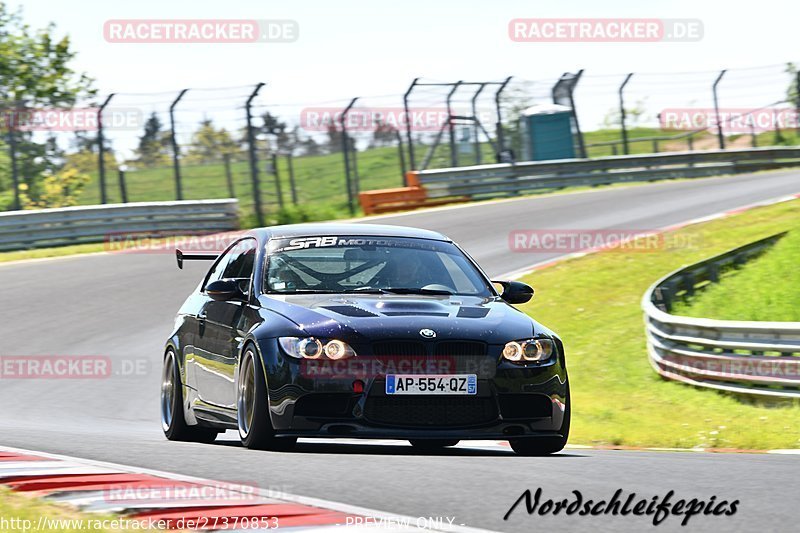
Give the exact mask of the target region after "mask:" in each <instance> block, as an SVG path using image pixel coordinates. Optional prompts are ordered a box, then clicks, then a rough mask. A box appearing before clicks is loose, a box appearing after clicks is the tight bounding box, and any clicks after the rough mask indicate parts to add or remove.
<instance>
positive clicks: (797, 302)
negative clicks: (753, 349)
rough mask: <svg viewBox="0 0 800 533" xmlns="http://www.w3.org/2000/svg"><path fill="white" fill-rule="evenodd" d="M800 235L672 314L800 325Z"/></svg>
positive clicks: (790, 237) (789, 237)
mask: <svg viewBox="0 0 800 533" xmlns="http://www.w3.org/2000/svg"><path fill="white" fill-rule="evenodd" d="M798 265H800V231H794V232H792V233H789V234H788V235H787V236H785V237H784V238H782V239H781V240H780V241H778V243H777V244H775V246H774V247H773V248H771V249H769V250H768V251H766V252H765V253H764V254H763V255H762V256H760V257H758V258H756V259H754V260H752V261H750V262H748V263H745V264H744V265H743V266H741V267H740V268H738V269H736V270H733V271H729V272H728V273H727V274H726V275H724V276H723V277H722V279H721V281H720V283H715V284H711V285H709V286H708V287H707V288H706V289H705V290H703V291H701V292H699V293H697V294H696V295H695V296H694V297H693V298H691V299H689V300H688V301H686V302H678V303H677V304H676V305H675V306H674V309H673V310H672V312H673V313H674V314H678V315H687V316H693V317H706V318H718V319H723V320H765V321H777V322H782V321H786V322H798V321H800V268H798Z"/></svg>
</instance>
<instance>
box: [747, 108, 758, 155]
mask: <svg viewBox="0 0 800 533" xmlns="http://www.w3.org/2000/svg"><path fill="white" fill-rule="evenodd" d="M749 122H750V145H751V146H752V147H753V148H757V147H758V138H757V137H756V125H755V121H754V120H753V115H750V121H749Z"/></svg>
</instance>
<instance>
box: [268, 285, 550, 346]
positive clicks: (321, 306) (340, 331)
mask: <svg viewBox="0 0 800 533" xmlns="http://www.w3.org/2000/svg"><path fill="white" fill-rule="evenodd" d="M262 298H266V299H267V300H269V301H264V302H262V303H263V304H264V305H265V307H268V308H270V309H272V310H273V311H276V312H278V313H280V314H281V315H283V316H285V317H286V318H288V319H289V320H291V321H293V322H294V323H295V324H297V325H298V327H300V328H301V329H302V330H304V331H305V332H306V333H307V334H309V335H314V336H320V337H323V336H337V335H339V336H342V337H344V338H343V340H348V339H352V340H354V341H359V340H375V339H399V338H405V339H419V338H421V334H420V330H421V329H431V330H433V331H434V332H435V333H436V339H437V340H447V339H459V340H481V341H484V342H488V343H490V344H503V343H506V342H508V341H509V340H511V339H522V338H527V337H530V336H532V335H534V334H535V333H542V332H546V330H545V328H543V327H542V326H540V325H539V324H538V323H536V322H535V321H534V320H532V319H531V318H530V317H529V316H527V315H526V314H525V313H522V312H521V311H519V310H517V309H515V308H513V307H511V306H510V305H508V304H507V303H506V302H504V301H502V300H500V299H498V298H481V297H474V296H419V295H349V294H348V295H330V294H322V295H320V294H312V295H308V294H303V295H285V296H283V295H282V296H275V295H270V296H262Z"/></svg>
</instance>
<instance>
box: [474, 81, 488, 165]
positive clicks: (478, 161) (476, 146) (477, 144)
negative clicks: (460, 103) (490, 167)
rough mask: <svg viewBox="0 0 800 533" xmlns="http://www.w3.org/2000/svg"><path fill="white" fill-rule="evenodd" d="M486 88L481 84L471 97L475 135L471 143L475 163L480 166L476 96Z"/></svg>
mask: <svg viewBox="0 0 800 533" xmlns="http://www.w3.org/2000/svg"><path fill="white" fill-rule="evenodd" d="M485 87H486V84H485V83H481V84H480V86H479V87H478V90H477V91H475V94H474V95H472V118H473V121H472V134H473V135H475V141H474V142H473V145H474V149H475V163H476V164H478V165H480V164H481V143H480V140H479V137H480V124H479V121H478V96H480V94H481V93H482V92H483V89H484V88H485Z"/></svg>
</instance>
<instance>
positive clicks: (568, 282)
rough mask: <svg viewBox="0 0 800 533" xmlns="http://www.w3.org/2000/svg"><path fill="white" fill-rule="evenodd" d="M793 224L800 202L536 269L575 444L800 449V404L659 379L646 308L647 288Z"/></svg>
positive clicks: (542, 317) (535, 304) (539, 314)
mask: <svg viewBox="0 0 800 533" xmlns="http://www.w3.org/2000/svg"><path fill="white" fill-rule="evenodd" d="M792 228H798V229H800V201H797V200H796V201H791V202H785V203H781V204H776V205H773V206H769V207H762V208H758V209H753V210H750V211H747V212H745V213H742V214H739V215H736V216H733V217H729V218H726V219H720V220H716V221H712V222H707V223H704V224H698V225H694V226H690V227H687V228H684V229H682V230H679V231H676V232H670V233H669V234H667V235H666V236H665V239H664V243H665V246H664V247H663V249H659V250H655V251H650V252H629V253H625V252H621V251H617V252H615V251H608V252H603V253H598V254H593V255H588V256H585V257H581V258H577V259H572V260H569V261H565V262H563V263H559V264H557V265H555V266H553V267H550V268H548V269H545V270H542V271H538V272H535V273H533V274H531V275H529V276H526V278H525V280H524V281H526V282H527V283H530V284H531V285H533V286H534V287H535V288H536V290H537V293H536V297H535V298H534V299H533V300H532V301H531V302H530V303H529V304H526V305H525V306H523V307H522V309H523V310H524V311H526V312H527V313H529V314H530V315H532V316H533V317H535V318H536V319H537V320H539V321H541V322H542V323H544V324H546V325H547V326H548V327H550V328H553V329H554V330H555V331H557V332H558V333H559V334H560V335H561V336H562V338H563V339H564V342H565V345H566V349H567V365H568V368H569V372H570V380H571V383H572V399H573V415H572V416H573V419H572V424H573V425H572V433H571V436H570V442H571V443H574V444H611V445H631V446H653V447H677V448H693V447H703V448H740V449H774V448H800V426H799V425H798V424H797V420H798V419H799V418H800V404H798V403H797V402H787V403H783V404H779V405H775V404H772V405H767V404H760V403H758V402H756V401H755V400H749V399H746V398H741V397H735V396H731V395H726V394H723V393H719V392H716V391H711V390H702V389H698V388H693V387H690V386H687V385H683V384H680V383H674V382H669V381H665V380H662V379H661V378H660V377H658V375H657V374H656V373H655V372H654V371H653V369H652V368H651V367H650V364H649V362H648V359H647V352H646V345H645V336H644V326H643V319H642V311H641V308H640V300H641V298H642V295H643V294H644V292H645V291H646V290H647V288H648V287H649V286H650V285H651V284H652V283H653V282H654V281H655V280H656V279H657V278H659V277H661V276H663V275H665V274H667V273H669V272H671V271H672V270H675V269H677V268H680V267H681V266H683V265H685V264H689V263H693V262H696V261H699V260H701V259H703V258H706V257H710V256H712V255H716V254H718V253H722V252H724V251H726V250H729V249H731V248H734V247H736V246H739V245H742V244H747V243H749V242H752V241H755V240H757V239H760V238H763V237H767V236H769V235H772V234H775V233H778V232H780V231H784V230H787V229H792ZM685 243H691V246H686V245H685ZM534 261H535V257H534V256H532V258H531V262H534ZM773 285H774V283H773V284H771V285H767V286H765V287H764V288H771V287H772V286H773Z"/></svg>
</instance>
